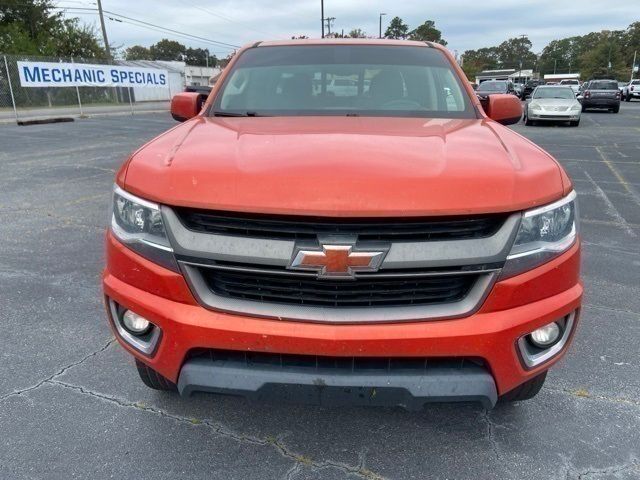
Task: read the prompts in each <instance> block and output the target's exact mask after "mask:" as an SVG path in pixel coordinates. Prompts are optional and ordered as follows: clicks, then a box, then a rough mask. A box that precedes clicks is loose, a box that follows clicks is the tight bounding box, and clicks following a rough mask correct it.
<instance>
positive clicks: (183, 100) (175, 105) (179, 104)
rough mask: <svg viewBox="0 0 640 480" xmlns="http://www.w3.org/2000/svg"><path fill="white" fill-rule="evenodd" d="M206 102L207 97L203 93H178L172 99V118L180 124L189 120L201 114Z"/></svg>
mask: <svg viewBox="0 0 640 480" xmlns="http://www.w3.org/2000/svg"><path fill="white" fill-rule="evenodd" d="M206 100H207V96H206V95H202V94H201V93H195V92H183V93H178V94H177V95H174V96H173V98H172V99H171V116H172V117H173V119H174V120H177V121H179V122H184V121H185V120H189V119H190V118H193V117H195V116H196V115H198V113H200V110H202V105H204V102H205V101H206Z"/></svg>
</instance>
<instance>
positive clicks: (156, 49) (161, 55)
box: [149, 38, 187, 61]
mask: <svg viewBox="0 0 640 480" xmlns="http://www.w3.org/2000/svg"><path fill="white" fill-rule="evenodd" d="M186 49H187V47H185V46H184V45H183V44H181V43H180V42H176V41H175V40H169V39H166V38H163V39H162V40H160V41H159V42H158V43H154V44H153V45H151V46H150V47H149V52H150V53H151V58H152V59H153V60H168V61H170V60H182V59H183V58H184V55H185V52H186Z"/></svg>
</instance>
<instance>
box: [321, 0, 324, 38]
mask: <svg viewBox="0 0 640 480" xmlns="http://www.w3.org/2000/svg"><path fill="white" fill-rule="evenodd" d="M320 23H322V38H324V0H320Z"/></svg>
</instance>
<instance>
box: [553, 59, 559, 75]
mask: <svg viewBox="0 0 640 480" xmlns="http://www.w3.org/2000/svg"><path fill="white" fill-rule="evenodd" d="M557 65H558V59H557V58H554V59H553V74H554V75H555V74H556V66H557Z"/></svg>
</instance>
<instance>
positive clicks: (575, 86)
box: [560, 80, 580, 96]
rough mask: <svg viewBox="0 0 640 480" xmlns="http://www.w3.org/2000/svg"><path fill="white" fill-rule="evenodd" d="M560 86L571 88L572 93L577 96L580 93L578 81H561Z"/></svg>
mask: <svg viewBox="0 0 640 480" xmlns="http://www.w3.org/2000/svg"><path fill="white" fill-rule="evenodd" d="M560 85H564V86H567V87H571V90H573V93H574V94H575V95H576V96H577V95H578V93H579V92H580V82H579V81H578V80H562V81H561V82H560Z"/></svg>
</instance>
